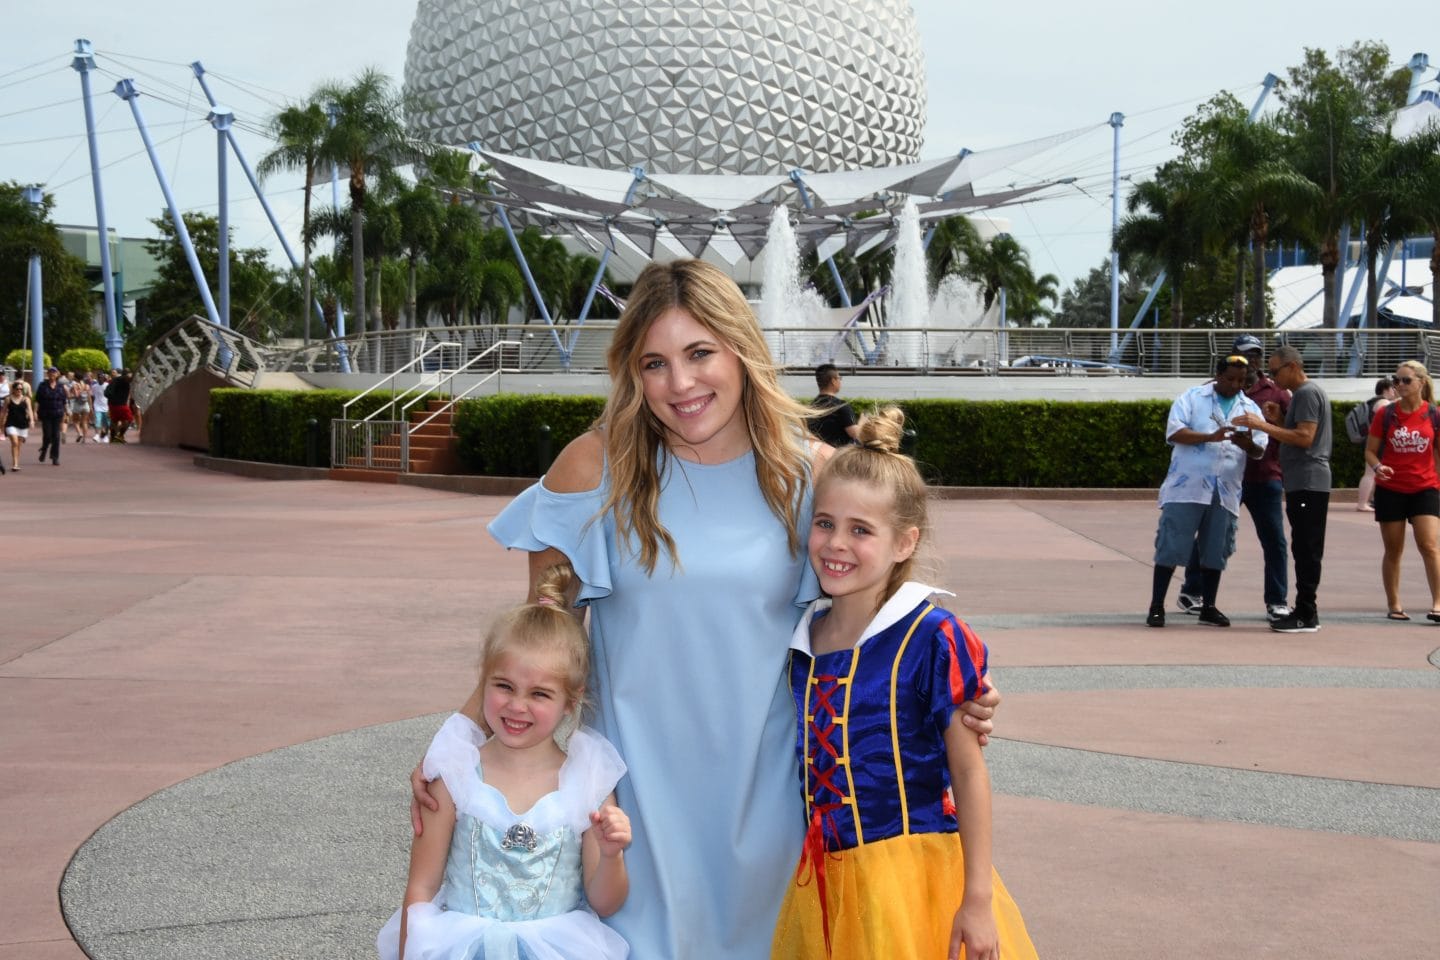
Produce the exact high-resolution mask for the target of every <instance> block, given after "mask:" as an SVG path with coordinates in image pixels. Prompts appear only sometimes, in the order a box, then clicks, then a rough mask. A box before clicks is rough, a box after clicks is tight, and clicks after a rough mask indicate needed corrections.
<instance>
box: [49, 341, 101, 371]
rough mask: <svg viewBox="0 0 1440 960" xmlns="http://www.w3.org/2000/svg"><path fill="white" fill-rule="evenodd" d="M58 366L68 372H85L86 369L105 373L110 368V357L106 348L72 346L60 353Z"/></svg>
mask: <svg viewBox="0 0 1440 960" xmlns="http://www.w3.org/2000/svg"><path fill="white" fill-rule="evenodd" d="M56 366H58V367H59V368H60V369H61V370H64V371H65V372H66V373H84V372H85V371H86V370H90V371H93V372H95V373H105V372H108V371H109V370H110V357H109V356H107V355H106V353H105V351H104V350H96V349H95V348H94V347H71V348H70V349H69V350H66V351H65V352H64V353H62V354H60V362H59V363H58V364H56Z"/></svg>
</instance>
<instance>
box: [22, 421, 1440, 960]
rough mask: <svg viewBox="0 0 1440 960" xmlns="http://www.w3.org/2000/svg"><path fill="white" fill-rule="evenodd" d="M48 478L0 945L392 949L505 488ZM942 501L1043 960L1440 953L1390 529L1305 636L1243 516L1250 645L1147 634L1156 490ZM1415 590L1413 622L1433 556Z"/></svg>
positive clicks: (1244, 628)
mask: <svg viewBox="0 0 1440 960" xmlns="http://www.w3.org/2000/svg"><path fill="white" fill-rule="evenodd" d="M24 466H25V467H26V469H25V470H24V471H23V473H22V474H20V475H19V476H15V475H11V476H7V477H5V478H0V504H3V508H4V511H5V517H6V521H7V522H6V524H5V527H4V528H3V532H0V550H6V551H9V552H10V554H11V556H12V557H15V558H23V560H18V559H17V561H16V562H14V563H13V564H11V565H10V567H9V572H8V574H7V577H6V581H5V582H6V584H7V589H6V592H5V594H4V596H5V598H6V601H7V602H6V613H5V624H6V626H5V629H4V630H3V631H0V864H3V866H0V903H3V904H4V905H5V906H4V908H3V910H4V923H3V924H0V960H12V958H21V957H23V958H27V960H28V958H41V960H49V958H74V957H80V956H83V955H85V953H84V952H82V947H81V945H83V950H84V951H85V952H88V954H89V955H90V956H93V957H96V958H102V960H111V958H123V957H181V956H184V957H191V956H210V957H235V958H252V957H253V958H261V957H266V958H268V957H277V958H278V957H339V956H346V957H348V956H355V957H364V956H368V955H370V952H371V949H372V948H371V943H372V942H373V936H374V932H375V930H376V928H377V927H378V925H379V924H380V922H382V921H383V919H384V917H385V916H387V915H388V914H389V913H390V911H391V910H393V909H394V907H395V905H396V904H397V903H398V899H399V896H400V892H401V890H402V888H403V884H404V870H405V861H406V850H407V845H408V826H407V824H406V816H405V802H406V799H405V798H406V795H407V788H406V785H405V782H404V776H405V773H406V771H407V770H408V769H409V767H410V766H411V765H412V764H413V762H414V759H415V758H416V757H417V756H418V754H419V753H420V751H421V750H422V749H423V745H424V743H425V741H426V739H427V738H428V735H429V733H430V731H431V730H432V729H433V727H434V726H435V723H436V719H437V717H436V716H435V714H436V712H437V711H443V710H445V709H446V708H448V707H451V706H453V705H455V704H457V703H459V701H460V700H461V699H463V697H464V695H465V693H466V686H467V683H468V678H469V676H470V670H471V666H472V665H473V662H474V659H475V644H476V641H477V638H478V635H479V631H480V629H481V626H482V625H483V623H484V622H485V620H486V618H487V617H488V616H490V615H491V614H493V613H494V612H495V611H497V610H499V609H502V608H503V607H505V606H507V605H508V604H509V603H510V602H511V601H512V600H513V599H514V598H515V597H516V596H518V595H519V593H520V591H521V588H522V581H523V562H522V561H521V559H520V558H518V557H513V556H507V555H505V554H504V552H503V551H501V550H499V549H498V548H497V547H495V546H494V545H493V544H492V543H491V542H490V541H489V539H488V537H486V536H485V534H484V529H483V528H484V524H485V523H486V522H487V521H488V520H489V519H490V517H492V516H493V515H494V513H495V512H496V510H498V509H499V508H500V507H501V506H503V504H504V502H505V501H504V499H503V498H497V497H472V496H465V495H459V494H451V493H443V492H436V491H429V490H422V489H415V488H407V487H396V486H378V485H368V484H338V483H332V482H325V481H321V482H304V483H300V482H275V481H263V480H250V479H243V478H238V477H232V476H227V475H224V474H219V473H215V472H212V471H206V470H199V469H196V468H195V467H194V466H193V465H191V463H190V461H189V458H188V456H187V455H184V454H181V453H178V452H171V451H163V450H153V449H147V448H140V447H117V448H111V447H87V448H83V449H67V450H66V451H65V453H64V455H63V456H62V465H61V466H60V467H58V468H51V467H50V466H49V465H48V464H47V465H45V466H40V465H35V466H34V467H33V468H32V467H31V465H30V464H29V463H26V464H24ZM935 511H936V519H937V534H938V536H937V541H938V543H939V545H940V550H939V553H940V555H941V556H940V559H941V560H942V561H943V563H944V565H945V568H946V573H945V575H944V576H943V578H942V582H943V583H944V584H946V585H947V586H950V587H952V588H953V589H956V591H957V593H959V597H958V598H957V599H956V601H955V603H954V606H955V608H956V609H957V610H958V611H959V612H961V613H962V615H965V616H966V617H967V618H968V619H969V620H970V621H971V622H972V624H973V625H974V626H976V628H977V629H978V630H979V631H980V632H981V635H982V636H983V637H984V638H985V639H986V640H987V641H988V642H989V643H990V645H991V648H992V653H993V657H994V661H995V663H996V672H997V677H998V680H999V683H1000V685H1001V688H1002V689H1003V690H1005V692H1006V705H1005V708H1004V711H1003V715H1002V717H1001V730H1000V732H1001V735H1002V736H1003V737H1004V738H1005V739H1004V740H1001V741H1000V742H997V743H996V744H995V745H994V746H993V747H992V749H991V752H990V757H991V765H992V770H993V773H994V778H995V784H996V791H997V798H996V814H995V820H996V827H995V833H996V844H995V846H996V861H997V865H998V866H999V868H1000V870H1001V872H1002V874H1004V876H1005V877H1006V882H1007V884H1008V885H1009V886H1010V888H1011V890H1012V892H1013V893H1014V894H1015V896H1016V898H1017V900H1018V901H1019V902H1020V904H1021V907H1022V909H1023V910H1024V912H1025V915H1026V919H1027V922H1028V923H1029V925H1030V927H1031V931H1032V933H1033V935H1034V938H1035V941H1036V944H1037V946H1038V947H1039V948H1040V951H1041V954H1042V956H1046V957H1062V958H1077V960H1099V958H1102V957H1103V958H1134V960H1141V958H1146V960H1150V958H1163V957H1177V958H1179V957H1187V958H1188V957H1206V956H1212V955H1220V954H1228V955H1236V956H1246V957H1275V958H1282V957H1283V958H1292V957H1300V956H1304V957H1307V958H1340V957H1345V958H1352V957H1355V956H1362V957H1387V958H1402V960H1409V958H1415V960H1418V958H1421V957H1429V956H1433V953H1434V944H1435V943H1437V942H1440V831H1437V828H1436V824H1437V823H1440V767H1437V764H1436V762H1435V757H1436V756H1440V669H1437V667H1436V666H1435V664H1434V663H1432V662H1431V658H1432V656H1435V651H1436V650H1437V648H1440V627H1435V626H1434V625H1431V624H1428V623H1426V622H1425V621H1424V620H1423V619H1418V620H1417V621H1414V622H1412V623H1409V624H1395V623H1390V622H1387V621H1385V620H1384V619H1383V611H1384V603H1383V597H1382V595H1381V594H1380V591H1379V583H1378V571H1377V564H1378V555H1379V542H1378V541H1379V538H1378V535H1377V533H1376V531H1375V529H1374V524H1373V522H1372V521H1370V519H1369V517H1368V515H1363V514H1359V513H1356V512H1354V511H1353V510H1352V509H1351V508H1350V507H1349V505H1348V504H1346V505H1340V504H1337V505H1335V507H1334V508H1333V510H1332V514H1331V523H1330V538H1329V547H1328V550H1327V554H1328V556H1327V563H1326V571H1325V584H1324V586H1323V587H1322V592H1321V616H1322V619H1323V621H1324V624H1325V625H1324V629H1323V630H1322V631H1321V632H1320V633H1318V634H1314V635H1300V636H1288V637H1287V636H1282V635H1278V634H1274V633H1272V632H1271V631H1269V630H1268V629H1266V627H1265V625H1264V623H1263V618H1262V616H1261V604H1260V596H1259V593H1260V591H1259V577H1260V562H1259V551H1258V549H1257V547H1256V545H1255V543H1254V539H1253V535H1252V534H1251V533H1250V531H1249V529H1248V520H1243V519H1242V531H1241V535H1240V543H1241V547H1240V553H1239V554H1237V556H1236V557H1235V558H1234V560H1233V561H1232V564H1231V569H1230V571H1229V572H1227V574H1226V576H1225V580H1224V583H1223V584H1222V591H1221V599H1220V605H1221V607H1222V608H1224V609H1225V610H1226V611H1227V612H1228V613H1229V614H1230V615H1231V617H1232V618H1233V619H1234V620H1235V626H1234V627H1232V628H1231V629H1230V630H1215V629H1212V628H1205V627H1200V626H1198V625H1196V623H1195V622H1194V619H1193V618H1189V617H1185V616H1183V615H1180V614H1178V613H1176V614H1175V615H1173V616H1172V617H1171V619H1170V622H1171V626H1169V627H1167V628H1166V629H1165V630H1149V629H1147V628H1145V627H1144V626H1143V624H1142V622H1141V621H1142V619H1143V612H1144V607H1145V603H1146V600H1147V595H1148V589H1149V570H1148V566H1149V550H1150V543H1151V541H1152V539H1153V535H1154V523H1155V518H1156V514H1155V511H1154V507H1153V505H1152V504H1149V503H1143V502H1134V501H1130V502H1117V501H1104V500H1102V501H1091V502H1073V501H1023V502H1022V501H990V502H973V501H947V502H943V503H938V504H937V505H936V507H935ZM1405 596H1406V601H1407V604H1408V605H1409V608H1410V610H1411V613H1412V615H1418V614H1419V613H1420V612H1423V611H1424V610H1425V609H1427V604H1428V596H1426V593H1425V590H1424V586H1423V578H1422V577H1421V575H1420V572H1419V563H1418V558H1417V557H1416V556H1415V555H1414V554H1413V552H1412V553H1411V554H1409V555H1408V556H1407V557H1406V569H1405ZM1172 598H1173V590H1172ZM1437 659H1440V657H1437ZM62 911H63V912H62ZM67 924H68V926H67ZM72 933H73V938H72ZM77 940H78V942H79V945H77V943H76V941H77Z"/></svg>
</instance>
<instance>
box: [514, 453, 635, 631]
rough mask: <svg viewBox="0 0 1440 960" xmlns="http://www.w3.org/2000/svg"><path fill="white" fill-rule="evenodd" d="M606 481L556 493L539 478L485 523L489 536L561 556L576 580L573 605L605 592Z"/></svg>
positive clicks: (607, 590) (607, 563)
mask: <svg viewBox="0 0 1440 960" xmlns="http://www.w3.org/2000/svg"><path fill="white" fill-rule="evenodd" d="M605 495H606V493H605V484H603V483H602V484H601V485H600V486H599V487H596V488H595V489H594V490H586V491H583V492H581V493H555V492H554V491H552V490H548V489H546V487H545V480H544V478H543V477H542V478H541V479H540V480H539V481H537V482H536V483H534V484H532V485H531V486H530V487H528V488H527V489H526V490H525V491H524V492H523V493H521V494H520V495H519V496H517V497H516V498H515V499H514V500H512V501H510V504H509V506H507V507H506V508H505V509H504V510H502V511H500V515H499V516H497V517H496V518H495V519H494V520H492V521H490V526H489V527H488V528H487V529H488V530H489V531H490V536H492V537H494V538H495V540H496V541H497V542H498V543H499V544H500V545H501V546H503V547H506V548H508V549H511V550H526V551H529V552H530V553H536V552H539V551H541V550H544V549H546V548H547V547H553V548H555V549H556V550H559V551H560V552H561V553H563V554H565V556H566V557H568V558H569V560H570V565H571V566H572V567H574V568H575V574H576V576H578V577H579V578H580V593H579V596H578V597H577V598H576V604H577V606H578V605H580V604H583V603H586V602H588V601H590V600H598V599H600V598H602V597H608V596H610V588H611V584H610V547H609V542H608V536H607V534H606V530H605V521H604V518H603V517H601V516H600V510H601V508H602V507H603V506H604V505H605Z"/></svg>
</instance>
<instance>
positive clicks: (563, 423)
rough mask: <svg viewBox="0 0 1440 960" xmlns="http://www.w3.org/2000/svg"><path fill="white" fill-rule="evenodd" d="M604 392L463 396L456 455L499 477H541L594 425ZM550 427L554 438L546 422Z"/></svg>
mask: <svg viewBox="0 0 1440 960" xmlns="http://www.w3.org/2000/svg"><path fill="white" fill-rule="evenodd" d="M604 406H605V398H604V397H562V396H555V395H552V394H531V395H519V394H498V395H496V396H493V397H482V398H480V399H476V400H462V401H461V402H460V403H459V404H458V405H457V409H456V411H455V426H454V429H455V435H456V437H457V441H456V454H457V455H458V456H459V458H460V462H461V463H462V464H463V465H464V466H465V468H466V469H467V470H470V471H472V472H474V473H479V474H485V475H488V476H496V477H538V476H540V474H542V473H544V472H545V470H546V469H547V468H548V467H549V463H544V464H542V463H541V462H540V461H541V458H542V456H543V455H544V453H545V452H546V449H545V448H546V447H547V445H548V452H549V455H550V457H551V458H553V457H554V456H555V455H556V454H558V453H559V452H560V451H561V450H562V449H563V448H564V447H565V444H567V443H569V442H570V441H571V440H574V439H575V438H576V437H578V436H580V434H582V433H584V432H585V431H586V430H588V429H590V425H591V424H592V423H594V422H595V418H596V417H598V416H600V411H601V409H603V408H604ZM542 425H543V426H549V428H550V433H549V437H548V440H547V439H546V438H545V436H544V431H543V430H541V427H542Z"/></svg>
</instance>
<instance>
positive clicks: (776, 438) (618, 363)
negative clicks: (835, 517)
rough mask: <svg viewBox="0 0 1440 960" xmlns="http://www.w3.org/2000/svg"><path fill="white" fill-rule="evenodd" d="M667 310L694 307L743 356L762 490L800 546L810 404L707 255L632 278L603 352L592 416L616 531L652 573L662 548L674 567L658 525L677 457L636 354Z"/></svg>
mask: <svg viewBox="0 0 1440 960" xmlns="http://www.w3.org/2000/svg"><path fill="white" fill-rule="evenodd" d="M671 309H679V310H683V311H685V312H686V313H688V314H689V315H690V316H691V317H693V318H694V319H695V321H696V322H697V323H699V324H700V325H701V326H702V327H704V328H705V329H706V330H707V331H709V332H710V333H711V334H712V335H714V336H715V338H716V339H717V340H719V341H720V343H722V344H723V345H724V346H725V347H726V349H728V350H730V351H731V352H732V353H734V354H735V356H736V357H737V358H739V360H740V367H741V373H742V378H741V379H742V387H741V394H740V408H741V410H742V411H743V413H744V415H745V427H746V430H747V431H748V432H749V435H750V446H751V448H752V449H753V450H754V452H755V475H756V478H757V479H758V480H759V482H760V492H761V493H762V494H763V495H764V497H765V502H766V503H767V504H769V506H770V510H771V512H773V513H774V514H775V517H776V519H778V520H779V521H780V522H781V523H783V524H784V525H785V531H786V538H787V540H788V541H789V545H790V553H791V555H792V556H793V555H795V554H797V553H798V552H799V550H800V532H799V531H798V530H797V529H796V526H797V524H798V523H799V518H800V510H801V503H802V500H803V498H804V494H805V484H806V474H807V471H808V463H809V457H808V450H807V448H806V446H805V443H804V437H805V421H806V418H807V417H808V416H809V415H810V412H809V410H808V409H807V408H806V407H805V406H803V405H802V404H800V403H797V402H796V401H795V400H794V398H792V397H791V396H790V395H789V394H787V393H786V392H785V391H784V390H783V389H782V388H781V386H780V376H779V371H778V369H777V368H776V366H775V362H774V360H773V359H771V356H770V348H769V347H768V346H767V345H766V343H765V336H764V333H763V332H762V331H761V329H760V324H759V323H758V322H757V321H756V320H755V314H754V312H752V311H751V309H750V305H749V304H748V303H746V302H745V297H744V295H743V294H741V292H740V288H739V287H737V286H736V285H735V281H733V280H731V279H730V278H729V277H728V276H726V275H725V273H724V272H723V271H721V270H720V269H719V268H717V267H714V266H711V265H710V264H708V263H706V262H704V261H703V260H692V259H685V260H674V261H671V262H670V263H651V264H650V265H649V266H647V267H646V268H645V269H644V270H642V271H640V276H639V277H638V278H636V280H635V287H634V289H633V290H631V292H630V297H629V299H628V300H627V301H626V303H625V312H624V313H623V314H622V315H621V317H620V323H619V326H618V327H616V329H615V336H614V339H613V340H611V342H610V350H609V352H608V353H607V354H606V364H607V366H608V367H609V370H610V381H611V384H612V386H611V389H610V397H609V399H608V400H607V401H606V402H605V410H604V411H603V412H602V413H601V414H600V418H599V419H598V420H597V421H596V422H595V426H596V427H597V428H599V429H600V430H601V431H602V434H603V436H604V441H605V457H606V460H607V461H608V464H609V471H610V492H609V495H608V496H607V497H606V500H605V505H604V507H603V508H602V509H601V512H602V513H604V512H606V511H613V513H614V516H615V527H616V530H617V532H618V533H619V535H620V537H621V538H622V539H625V540H630V539H632V538H633V539H634V540H635V541H638V542H639V546H640V565H641V566H642V567H643V568H644V570H645V572H646V573H654V572H655V564H656V562H657V561H658V560H659V557H660V549H661V547H662V546H663V547H664V549H665V551H666V552H667V553H668V554H669V556H670V559H671V562H673V563H674V564H675V565H676V566H677V567H678V566H679V562H680V559H679V557H678V556H677V555H676V552H675V541H674V540H673V539H672V538H671V536H670V533H669V531H667V530H666V529H665V527H664V525H662V524H661V523H660V519H659V516H658V508H659V502H660V486H661V476H662V475H663V471H664V469H665V468H666V467H667V466H668V464H667V463H666V460H667V458H668V457H670V456H671V455H672V452H671V451H670V449H669V446H668V445H667V444H666V441H665V432H664V427H663V425H662V424H661V423H660V420H659V419H658V418H657V417H656V416H655V414H654V413H653V412H652V411H651V410H650V407H649V406H648V405H647V404H646V402H645V392H644V388H643V386H642V384H641V371H640V356H641V354H642V353H643V352H644V347H645V336H646V334H647V333H649V331H650V325H651V324H653V323H654V322H655V321H656V320H657V319H658V318H659V317H660V316H661V315H662V314H664V313H665V312H666V311H668V310H671Z"/></svg>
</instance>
